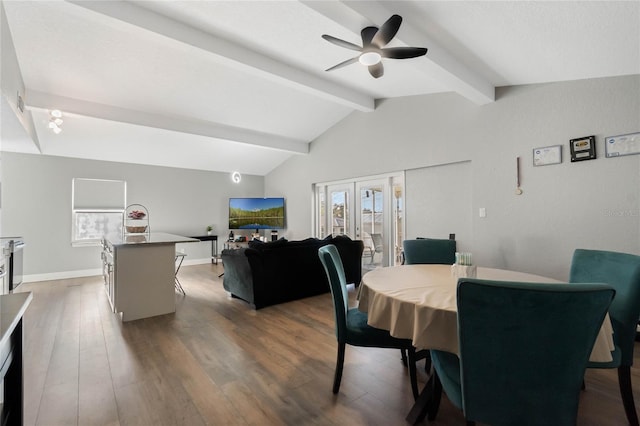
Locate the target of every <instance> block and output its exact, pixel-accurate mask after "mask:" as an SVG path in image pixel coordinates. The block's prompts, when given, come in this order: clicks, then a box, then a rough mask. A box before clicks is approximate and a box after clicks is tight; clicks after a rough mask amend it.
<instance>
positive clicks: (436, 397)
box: [427, 358, 442, 421]
mask: <svg viewBox="0 0 640 426" xmlns="http://www.w3.org/2000/svg"><path fill="white" fill-rule="evenodd" d="M429 359H431V358H429ZM431 378H432V380H431V381H432V390H431V392H432V394H431V400H430V401H429V403H428V404H427V419H429V421H432V420H435V418H436V416H437V415H438V409H440V399H441V398H442V382H440V377H438V373H436V370H435V369H434V370H433V376H431Z"/></svg>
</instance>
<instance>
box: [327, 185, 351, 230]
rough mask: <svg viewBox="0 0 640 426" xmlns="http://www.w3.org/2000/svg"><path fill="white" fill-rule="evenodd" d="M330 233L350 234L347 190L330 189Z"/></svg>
mask: <svg viewBox="0 0 640 426" xmlns="http://www.w3.org/2000/svg"><path fill="white" fill-rule="evenodd" d="M330 196H331V233H332V234H333V235H351V229H349V192H348V191H345V190H335V191H331V193H330Z"/></svg>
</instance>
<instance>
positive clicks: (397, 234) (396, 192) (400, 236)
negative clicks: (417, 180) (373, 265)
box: [391, 179, 404, 265]
mask: <svg viewBox="0 0 640 426" xmlns="http://www.w3.org/2000/svg"><path fill="white" fill-rule="evenodd" d="M403 186H404V185H403V183H402V182H398V181H397V179H394V180H393V184H392V193H393V216H392V224H391V226H392V227H393V241H394V251H393V254H394V259H393V263H392V265H400V264H402V241H403V240H404V192H403V190H402V188H403Z"/></svg>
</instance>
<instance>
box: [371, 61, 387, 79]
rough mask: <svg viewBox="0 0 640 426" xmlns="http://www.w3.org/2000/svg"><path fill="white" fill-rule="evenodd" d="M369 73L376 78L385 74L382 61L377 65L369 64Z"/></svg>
mask: <svg viewBox="0 0 640 426" xmlns="http://www.w3.org/2000/svg"><path fill="white" fill-rule="evenodd" d="M369 74H371V75H372V76H373V77H374V78H380V77H382V75H383V74H384V67H383V66H382V62H378V63H377V64H375V65H369Z"/></svg>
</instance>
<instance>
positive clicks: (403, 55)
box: [380, 47, 427, 59]
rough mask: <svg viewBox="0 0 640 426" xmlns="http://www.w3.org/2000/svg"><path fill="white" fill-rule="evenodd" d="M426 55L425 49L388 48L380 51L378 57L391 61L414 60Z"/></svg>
mask: <svg viewBox="0 0 640 426" xmlns="http://www.w3.org/2000/svg"><path fill="white" fill-rule="evenodd" d="M426 53H427V49H426V48H425V47H389V48H386V49H381V51H380V55H382V57H383V58H391V59H408V58H415V57H418V56H422V55H426Z"/></svg>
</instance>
